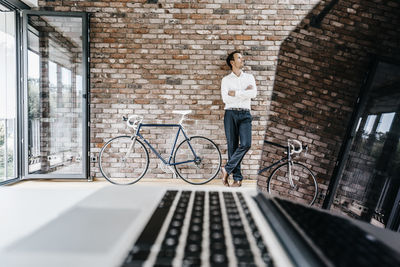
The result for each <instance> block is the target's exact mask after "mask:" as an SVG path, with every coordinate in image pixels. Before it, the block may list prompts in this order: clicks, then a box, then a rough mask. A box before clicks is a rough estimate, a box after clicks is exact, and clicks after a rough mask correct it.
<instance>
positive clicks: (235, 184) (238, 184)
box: [231, 181, 242, 187]
mask: <svg viewBox="0 0 400 267" xmlns="http://www.w3.org/2000/svg"><path fill="white" fill-rule="evenodd" d="M241 186H242V181H234V182H233V184H231V187H241Z"/></svg>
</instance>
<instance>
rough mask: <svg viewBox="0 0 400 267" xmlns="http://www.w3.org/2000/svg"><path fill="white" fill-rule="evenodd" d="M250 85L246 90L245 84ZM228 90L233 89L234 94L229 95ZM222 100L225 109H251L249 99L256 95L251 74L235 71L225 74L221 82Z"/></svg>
mask: <svg viewBox="0 0 400 267" xmlns="http://www.w3.org/2000/svg"><path fill="white" fill-rule="evenodd" d="M249 85H252V86H253V88H252V89H251V90H246V88H247V86H249ZM229 91H235V96H229V95H228V92H229ZM221 95H222V101H223V102H224V103H225V109H230V108H244V109H249V110H250V109H251V99H252V98H255V97H256V95H257V87H256V81H255V79H254V77H253V75H251V74H247V73H244V72H243V71H242V72H241V73H240V76H236V74H235V73H233V72H232V73H231V74H229V75H226V76H225V77H224V78H223V79H222V82H221Z"/></svg>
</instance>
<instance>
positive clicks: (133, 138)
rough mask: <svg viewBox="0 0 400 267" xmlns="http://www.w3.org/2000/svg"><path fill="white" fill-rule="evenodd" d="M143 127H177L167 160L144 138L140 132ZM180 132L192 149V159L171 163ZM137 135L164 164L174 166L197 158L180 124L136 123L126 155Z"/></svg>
mask: <svg viewBox="0 0 400 267" xmlns="http://www.w3.org/2000/svg"><path fill="white" fill-rule="evenodd" d="M144 127H173V128H174V127H178V131H177V133H176V136H175V140H174V145H173V146H172V149H171V154H170V155H169V158H168V160H166V159H164V158H163V157H162V156H161V154H160V153H158V151H157V150H156V149H155V148H154V147H153V146H152V145H151V144H150V143H149V141H147V140H146V138H144V137H143V135H141V134H140V130H141V129H142V128H144ZM181 132H182V134H183V136H184V137H185V140H186V141H187V142H188V144H189V148H190V150H191V151H192V153H193V155H194V159H193V160H187V161H182V162H174V163H172V162H171V160H172V157H173V154H174V151H175V147H176V143H177V142H178V138H179V135H180V133H181ZM137 137H139V138H140V139H141V140H142V141H143V142H144V143H146V145H147V146H148V147H149V148H150V150H151V151H153V152H154V154H156V156H157V157H158V158H159V159H160V160H161V161H162V162H163V163H164V164H166V165H168V166H174V165H179V164H185V163H189V162H195V160H196V159H197V158H198V157H197V155H196V152H195V151H194V149H193V147H192V145H191V144H190V139H189V138H188V136H187V135H186V133H185V130H184V128H183V127H182V125H181V124H142V123H140V124H139V125H138V128H137V130H136V133H135V134H134V135H133V136H132V140H133V142H132V143H131V147H130V148H129V149H128V152H127V155H128V154H129V151H130V150H131V148H132V147H133V145H134V144H135V141H136V138H137Z"/></svg>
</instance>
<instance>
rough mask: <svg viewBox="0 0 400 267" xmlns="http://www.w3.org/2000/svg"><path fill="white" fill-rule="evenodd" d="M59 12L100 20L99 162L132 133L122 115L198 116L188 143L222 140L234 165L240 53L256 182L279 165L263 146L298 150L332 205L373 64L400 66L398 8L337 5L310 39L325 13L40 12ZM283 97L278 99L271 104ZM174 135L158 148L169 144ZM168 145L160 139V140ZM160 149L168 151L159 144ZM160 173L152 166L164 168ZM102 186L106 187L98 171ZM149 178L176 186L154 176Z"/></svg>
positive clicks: (216, 6) (185, 4) (203, 6)
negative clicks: (226, 84) (315, 18)
mask: <svg viewBox="0 0 400 267" xmlns="http://www.w3.org/2000/svg"><path fill="white" fill-rule="evenodd" d="M39 5H40V6H41V7H42V8H45V9H48V10H56V11H86V12H89V13H90V15H91V18H90V28H91V34H90V38H91V43H90V49H91V51H90V52H91V53H90V55H91V73H90V76H91V85H90V88H91V92H92V99H91V127H92V128H91V144H90V148H91V153H93V154H94V155H97V154H98V152H99V150H100V148H101V146H102V144H103V142H104V141H105V140H107V139H109V138H110V137H112V136H115V135H116V134H118V133H120V134H121V133H127V132H128V130H127V129H126V127H125V126H124V124H123V123H122V121H121V120H120V118H121V117H122V115H125V114H131V113H142V114H146V118H147V119H148V120H149V121H173V120H175V121H176V120H177V118H175V117H172V116H171V115H170V111H171V110H173V109H192V110H193V111H194V113H193V115H192V116H190V119H191V120H190V121H188V125H190V130H189V133H190V134H197V133H204V134H205V135H208V136H209V137H210V138H212V139H213V140H215V141H216V142H217V143H218V144H219V146H220V148H221V152H222V153H223V154H224V160H226V146H225V136H224V133H223V123H222V119H223V103H222V101H221V97H220V80H221V78H222V77H223V76H224V75H226V74H228V73H229V70H228V69H227V67H226V66H225V58H226V55H227V54H228V53H229V52H231V51H233V50H242V51H244V54H245V55H246V58H247V64H246V65H247V66H246V71H248V72H249V73H252V74H253V75H254V76H255V78H256V82H257V86H258V96H257V98H256V99H254V101H253V102H252V106H253V110H254V111H253V116H254V123H253V147H252V149H251V150H250V151H249V154H248V155H247V156H246V157H245V159H244V161H243V168H242V169H243V171H244V174H245V176H246V177H249V178H251V179H256V178H259V183H258V184H259V186H260V188H261V189H264V188H265V180H266V177H265V176H260V177H257V170H258V169H259V168H260V165H265V164H267V162H270V161H271V159H273V158H275V157H276V156H275V151H274V150H272V149H270V148H269V147H264V146H263V140H264V139H268V140H273V141H280V142H285V141H286V139H287V138H298V139H300V140H302V141H303V142H305V143H308V144H309V145H310V148H311V152H310V153H309V154H308V156H307V160H306V163H307V165H308V166H310V167H312V170H313V171H314V172H315V173H316V174H317V177H318V182H319V183H320V186H321V188H322V194H325V190H326V187H327V184H328V183H329V179H330V175H331V174H332V170H333V167H334V164H335V161H336V158H337V154H338V151H339V148H340V145H341V144H342V141H343V140H342V139H343V136H344V133H345V131H346V127H347V125H348V123H349V117H350V114H351V112H352V109H353V106H354V103H355V101H356V97H357V95H358V92H359V90H360V87H361V83H362V80H363V79H364V76H365V73H366V72H367V66H368V63H369V61H370V56H369V54H370V53H374V54H378V55H386V56H393V57H398V52H397V50H398V49H397V48H398V46H399V44H398V42H397V41H396V40H397V38H395V37H396V36H399V32H398V31H399V30H398V29H399V28H400V27H398V26H399V16H398V15H399V14H398V10H399V8H398V3H397V2H395V1H383V0H376V1H363V0H352V1H339V3H338V4H337V5H336V6H335V7H334V8H333V10H332V11H331V12H330V13H329V14H328V15H327V16H326V18H325V19H324V20H323V21H322V25H321V27H320V28H314V27H309V26H308V25H309V21H310V17H311V15H312V14H318V13H319V12H320V11H321V10H322V9H323V8H324V7H325V6H326V2H325V1H322V2H320V1H317V0H258V1H257V0H254V1H249V0H230V1H227V0H226V1H225V0H205V1H165V0H159V1H158V3H155V4H147V3H146V1H39ZM273 91H274V93H273V96H272V92H273ZM164 134H165V133H155V134H152V135H151V138H153V139H157V140H159V139H160V140H162V139H163V138H164V137H165V135H164ZM159 137H162V138H159ZM158 146H159V147H160V148H163V147H168V144H165V143H162V142H160V141H159V144H158ZM154 162H155V161H153V166H155V165H156V163H154ZM91 170H92V174H93V175H94V176H96V177H99V176H100V173H99V171H98V168H97V165H92V166H91ZM146 177H166V176H165V175H163V174H161V173H159V172H158V171H156V170H152V171H151V172H150V173H148V174H147V175H146Z"/></svg>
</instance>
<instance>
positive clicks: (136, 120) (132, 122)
mask: <svg viewBox="0 0 400 267" xmlns="http://www.w3.org/2000/svg"><path fill="white" fill-rule="evenodd" d="M122 119H123V121H126V125H127V126H128V127H131V128H133V129H136V128H137V127H138V126H139V124H140V123H141V122H142V121H143V119H144V117H143V116H140V115H131V116H129V117H128V118H127V117H125V116H122Z"/></svg>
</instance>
